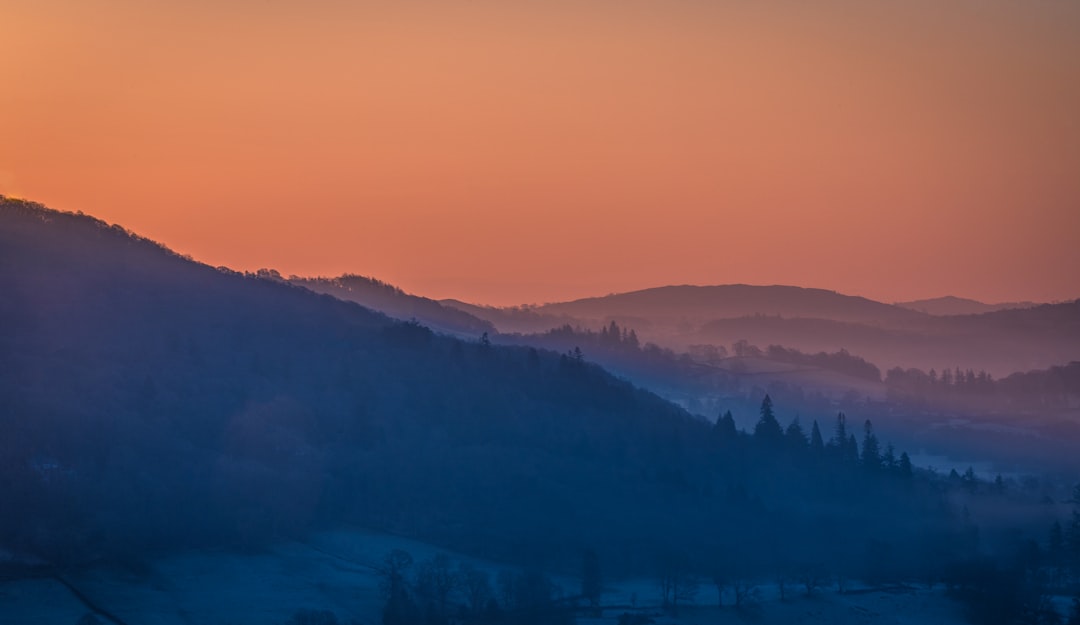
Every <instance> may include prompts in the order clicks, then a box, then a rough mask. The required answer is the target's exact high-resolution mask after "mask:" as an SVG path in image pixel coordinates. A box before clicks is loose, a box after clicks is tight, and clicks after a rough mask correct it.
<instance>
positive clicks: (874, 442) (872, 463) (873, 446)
mask: <svg viewBox="0 0 1080 625" xmlns="http://www.w3.org/2000/svg"><path fill="white" fill-rule="evenodd" d="M863 432H864V434H863V446H862V466H863V469H865V470H866V471H869V472H870V473H877V472H878V471H880V470H881V446H880V444H879V443H878V439H877V436H875V435H874V425H873V424H872V423H870V419H867V420H866V423H865V424H863Z"/></svg>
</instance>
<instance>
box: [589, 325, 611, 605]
mask: <svg viewBox="0 0 1080 625" xmlns="http://www.w3.org/2000/svg"><path fill="white" fill-rule="evenodd" d="M612 323H614V322H612ZM603 592H604V580H603V578H602V577H601V575H600V557H599V556H598V555H596V552H595V551H593V550H592V549H586V550H585V553H583V554H582V557H581V596H582V597H585V599H586V600H587V601H588V602H589V605H590V606H592V607H594V608H595V607H597V606H598V605H600V595H601V594H603Z"/></svg>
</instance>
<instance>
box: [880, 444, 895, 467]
mask: <svg viewBox="0 0 1080 625" xmlns="http://www.w3.org/2000/svg"><path fill="white" fill-rule="evenodd" d="M881 466H882V468H884V469H885V471H887V472H888V473H890V474H895V473H896V470H897V468H898V465H897V460H896V449H895V448H894V447H893V445H892V443H889V444H888V445H886V446H885V453H884V454H883V455H882V456H881Z"/></svg>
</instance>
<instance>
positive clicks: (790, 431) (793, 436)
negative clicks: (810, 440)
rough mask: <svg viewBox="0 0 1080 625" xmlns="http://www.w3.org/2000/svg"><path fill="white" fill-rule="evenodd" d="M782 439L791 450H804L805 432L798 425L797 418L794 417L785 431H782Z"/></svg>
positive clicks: (805, 442)
mask: <svg viewBox="0 0 1080 625" xmlns="http://www.w3.org/2000/svg"><path fill="white" fill-rule="evenodd" d="M784 438H785V439H786V440H787V444H788V446H789V447H790V448H791V449H793V450H795V451H802V450H804V449H806V445H807V441H806V432H803V429H802V425H800V424H799V417H795V418H794V419H793V420H792V421H791V423H790V424H789V425H788V427H787V430H785V431H784Z"/></svg>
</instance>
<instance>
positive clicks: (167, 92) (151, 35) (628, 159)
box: [0, 0, 1080, 304]
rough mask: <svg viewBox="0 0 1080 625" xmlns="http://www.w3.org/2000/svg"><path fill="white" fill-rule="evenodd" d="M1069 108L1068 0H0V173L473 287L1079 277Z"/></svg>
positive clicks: (1072, 82)
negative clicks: (459, 0)
mask: <svg viewBox="0 0 1080 625" xmlns="http://www.w3.org/2000/svg"><path fill="white" fill-rule="evenodd" d="M451 4H457V5H464V6H458V7H457V8H452V7H451V6H449V5H451ZM809 4H813V5H814V6H813V7H809V6H806V5H809ZM1078 111H1080V2H1075V1H1073V0H1041V1H1033V2H1017V1H1014V0H956V1H950V2H941V1H940V0H934V1H922V0H908V1H903V2H901V1H897V2H865V1H860V2H855V1H850V2H849V1H846V0H836V1H831V2H815V3H804V2H781V1H776V2H748V1H744V0H727V1H725V0H715V1H705V0H673V1H670V2H634V1H615V0H605V1H601V0H581V1H578V2H562V1H558V0H552V1H546V2H539V1H526V0H521V1H517V2H515V1H514V0H504V1H502V2H491V3H488V2H469V3H450V2H418V1H413V0H398V1H393V2H390V1H388V2H362V1H346V0H309V1H307V2H299V1H293V0H220V1H215V0H189V1H186V2H165V1H164V0H25V1H24V0H0V193H4V194H8V195H14V196H19V197H26V198H29V199H33V200H36V201H40V202H43V203H45V204H47V205H49V206H52V207H54V208H59V209H65V210H82V211H84V212H87V213H90V214H93V215H95V216H98V217H101V218H103V219H105V220H107V221H110V222H118V223H120V224H122V225H124V226H126V227H128V228H130V229H133V230H135V231H136V232H138V233H140V234H143V235H145V236H148V237H150V238H153V239H156V240H159V241H161V242H163V243H165V244H167V245H169V246H170V247H172V248H173V249H175V250H177V251H179V252H182V253H188V254H191V255H193V256H194V257H196V258H198V259H200V260H203V261H205V262H208V263H211V264H215V265H228V266H230V267H234V268H237V269H256V268H259V267H274V268H277V269H278V270H279V271H281V272H282V273H285V274H290V273H295V274H323V275H330V274H338V273H342V272H346V271H348V272H354V273H361V274H365V275H373V276H375V277H378V278H380V279H383V280H387V281H390V282H393V283H395V284H398V285H400V286H402V287H403V288H405V289H406V290H408V291H412V292H416V293H420V294H424V295H428V296H432V297H458V298H461V299H466V300H472V301H480V302H487V303H496V304H514V303H523V302H542V301H551V300H558V299H568V298H573V297H580V296H586V295H595V294H603V293H608V292H613V291H622V290H629V289H634V288H642V287H647V286H655V285H660V284H666V283H697V284H718V283H730V282H746V283H770V284H771V283H783V284H798V285H803V286H818V287H824V288H831V289H836V290H839V291H842V292H847V293H855V294H862V295H867V296H869V297H874V298H877V299H883V300H886V301H893V300H897V299H908V298H916V297H926V296H935V295H942V294H945V293H952V294H957V295H963V296H970V297H976V298H980V299H984V300H991V301H997V300H1015V299H1035V300H1056V299H1065V298H1069V299H1072V298H1075V297H1080V279H1078V278H1077V276H1078V275H1080V274H1078V273H1077V269H1076V268H1077V267H1080V113H1078Z"/></svg>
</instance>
